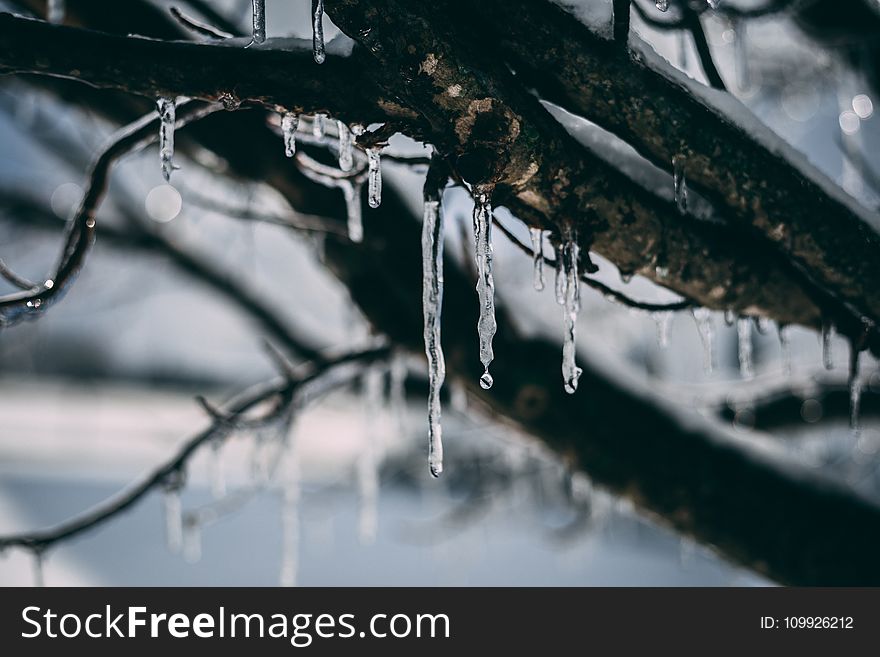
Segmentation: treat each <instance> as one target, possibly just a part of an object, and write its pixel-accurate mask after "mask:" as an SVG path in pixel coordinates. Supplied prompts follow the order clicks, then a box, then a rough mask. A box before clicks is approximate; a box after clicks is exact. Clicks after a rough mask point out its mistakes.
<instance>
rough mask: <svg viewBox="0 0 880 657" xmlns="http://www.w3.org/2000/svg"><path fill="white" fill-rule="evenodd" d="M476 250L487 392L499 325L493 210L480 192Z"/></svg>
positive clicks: (486, 195)
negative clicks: (497, 319) (493, 271)
mask: <svg viewBox="0 0 880 657" xmlns="http://www.w3.org/2000/svg"><path fill="white" fill-rule="evenodd" d="M474 246H475V255H476V262H477V296H478V298H479V303H480V318H479V320H478V322H477V332H478V334H479V336H480V362H481V363H482V364H483V375H482V376H481V377H480V386H482V388H483V389H484V390H488V389H489V388H491V387H492V384H493V383H494V380H493V379H492V375H491V374H489V365H491V364H492V360H493V359H494V358H495V354H494V352H493V351H492V338H494V337H495V331H496V330H497V329H498V325H497V323H496V321H495V277H494V274H493V273H492V206H491V204H490V201H489V190H488V189H485V188H477V190H476V193H475V195H474Z"/></svg>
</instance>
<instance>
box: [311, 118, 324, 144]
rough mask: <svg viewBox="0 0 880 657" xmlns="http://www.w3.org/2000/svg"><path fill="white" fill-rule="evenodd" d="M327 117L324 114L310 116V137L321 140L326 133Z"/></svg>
mask: <svg viewBox="0 0 880 657" xmlns="http://www.w3.org/2000/svg"><path fill="white" fill-rule="evenodd" d="M326 122H327V115H326V114H315V115H313V116H312V136H313V137H314V138H315V139H323V138H324V134H325V133H326V130H327V127H326Z"/></svg>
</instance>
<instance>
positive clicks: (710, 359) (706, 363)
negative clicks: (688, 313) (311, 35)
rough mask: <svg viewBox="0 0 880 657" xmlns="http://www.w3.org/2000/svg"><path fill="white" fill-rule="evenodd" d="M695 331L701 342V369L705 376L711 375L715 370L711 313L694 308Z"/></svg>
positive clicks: (713, 328)
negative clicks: (697, 332) (698, 333)
mask: <svg viewBox="0 0 880 657" xmlns="http://www.w3.org/2000/svg"><path fill="white" fill-rule="evenodd" d="M693 316H694V321H695V322H696V323H697V330H698V331H699V332H700V340H701V341H702V342H703V369H704V370H705V371H706V374H711V373H712V371H713V370H714V369H715V351H714V347H713V342H714V340H715V325H714V323H713V322H712V313H711V311H710V310H709V309H708V308H695V309H694V311H693Z"/></svg>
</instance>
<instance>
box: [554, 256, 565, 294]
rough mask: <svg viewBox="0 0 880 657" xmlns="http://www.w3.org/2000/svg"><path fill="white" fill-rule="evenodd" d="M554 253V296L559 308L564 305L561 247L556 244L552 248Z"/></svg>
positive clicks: (563, 271) (563, 272) (563, 269)
mask: <svg viewBox="0 0 880 657" xmlns="http://www.w3.org/2000/svg"><path fill="white" fill-rule="evenodd" d="M554 252H555V253H556V278H555V280H554V292H555V294H556V303H558V304H559V305H560V306H564V305H565V268H564V267H563V266H562V261H563V254H562V252H563V245H562V244H558V245H557V246H556V247H554Z"/></svg>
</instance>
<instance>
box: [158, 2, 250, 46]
mask: <svg viewBox="0 0 880 657" xmlns="http://www.w3.org/2000/svg"><path fill="white" fill-rule="evenodd" d="M169 11H170V12H171V15H172V16H174V18H175V19H176V20H177V22H178V23H180V24H181V25H183V26H184V27H185V28H187V29H188V30H190V31H192V32H194V33H195V34H199V35H201V36H204V37H208V38H209V39H231V38H233V37H234V36H235V35H234V34H230V33H229V32H226V31H224V30H221V29H220V28H218V27H214V26H213V25H211V24H210V23H206V22H205V21H200V20H199V19H198V18H194V17H193V16H190V15H189V14H185V13H184V12H183V11H181V10H180V9H178V8H177V7H171V8H170V9H169Z"/></svg>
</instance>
